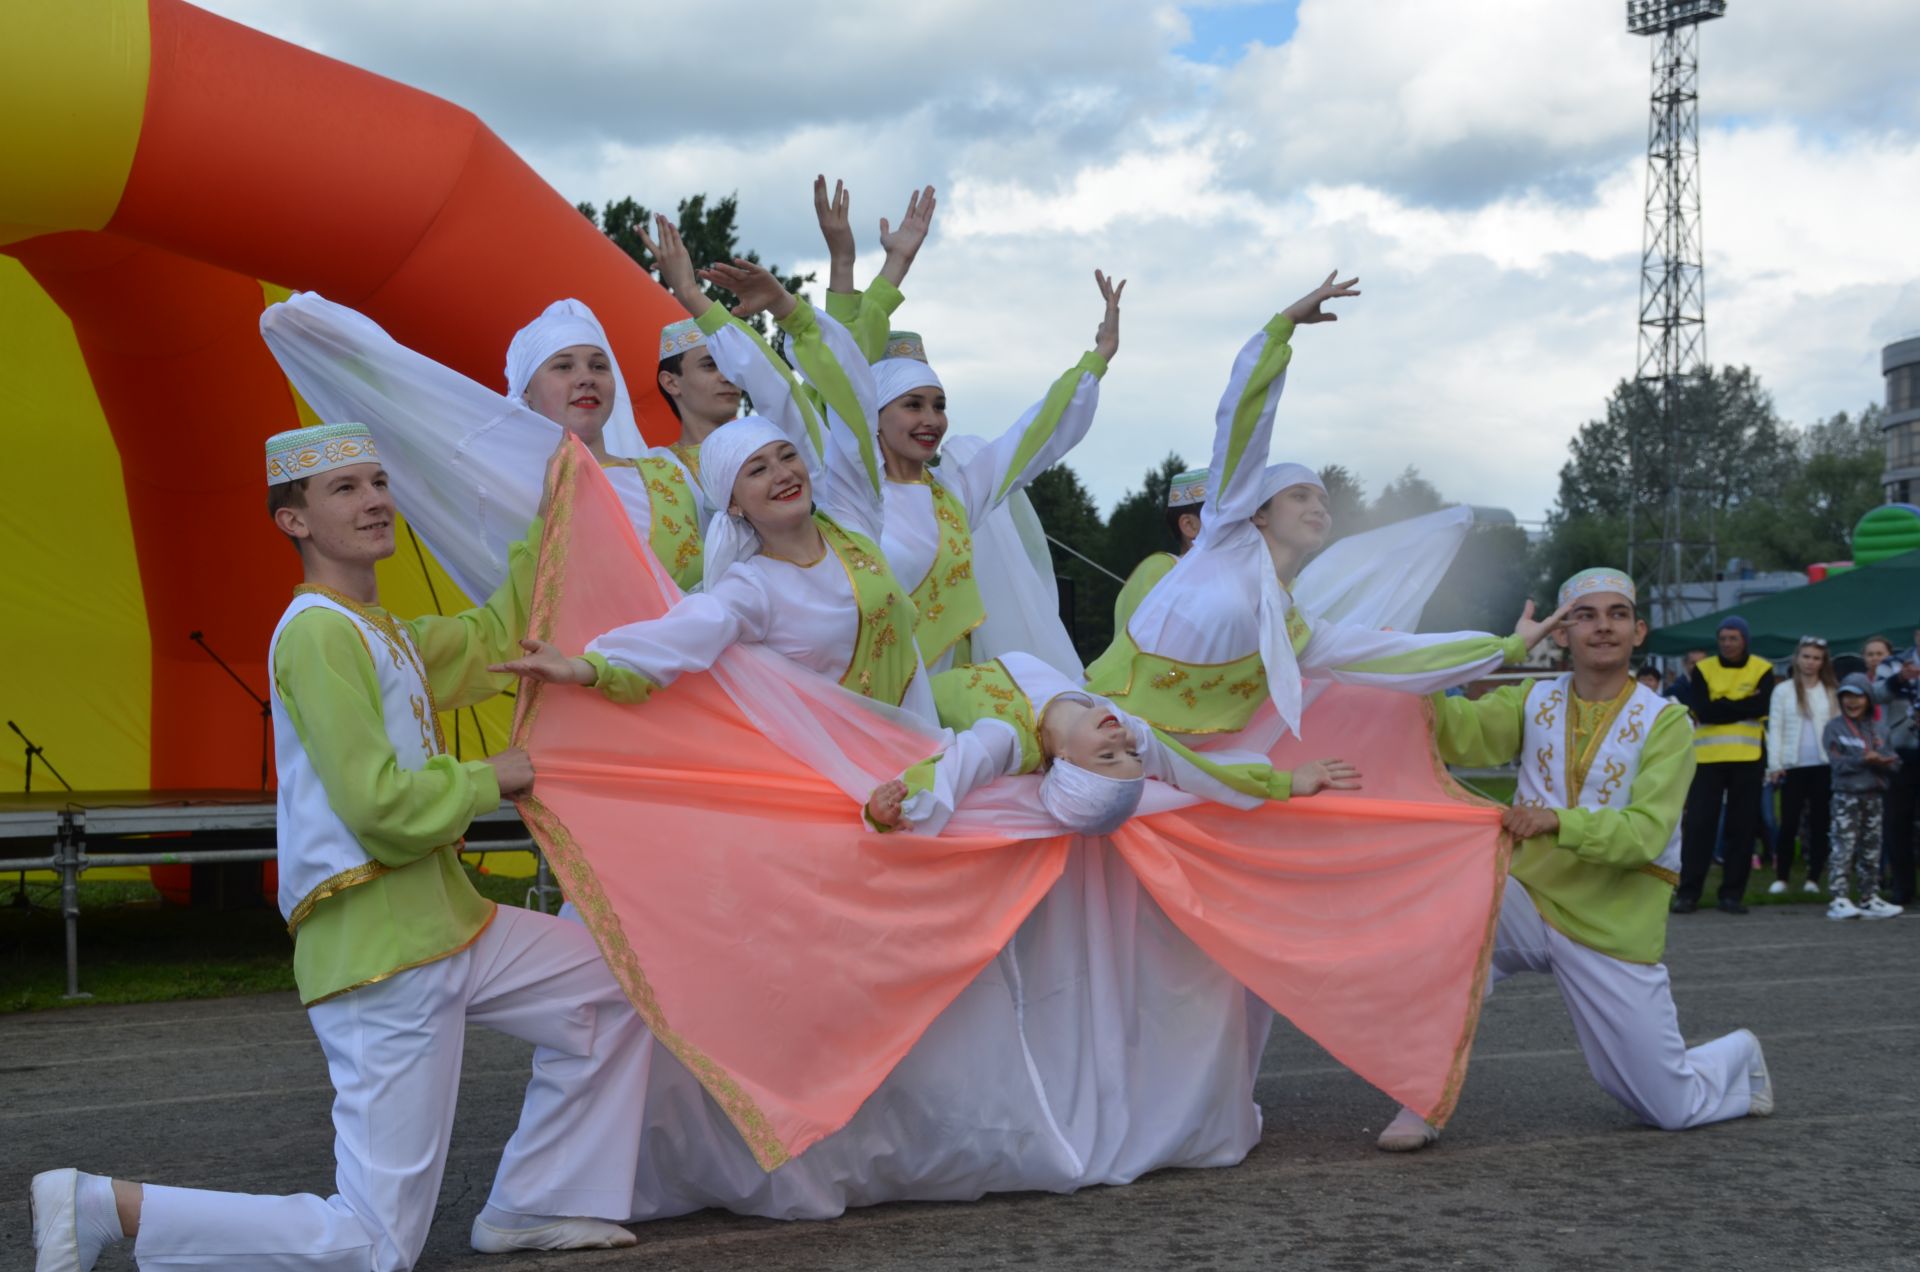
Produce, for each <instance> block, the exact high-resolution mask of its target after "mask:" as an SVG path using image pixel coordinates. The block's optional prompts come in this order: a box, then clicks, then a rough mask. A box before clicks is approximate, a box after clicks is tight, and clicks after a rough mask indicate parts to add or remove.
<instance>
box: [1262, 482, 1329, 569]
mask: <svg viewBox="0 0 1920 1272" xmlns="http://www.w3.org/2000/svg"><path fill="white" fill-rule="evenodd" d="M1253 524H1254V528H1255V529H1257V530H1259V531H1260V533H1261V535H1262V536H1263V537H1265V538H1267V539H1270V540H1272V541H1273V542H1275V543H1278V544H1280V545H1281V546H1283V547H1287V548H1291V549H1293V550H1294V551H1295V552H1299V553H1302V554H1305V553H1309V552H1318V551H1319V550H1320V549H1321V548H1323V547H1325V546H1326V545H1327V536H1328V535H1330V534H1332V533H1333V512H1332V510H1331V509H1330V508H1329V507H1328V506H1327V492H1326V491H1324V490H1322V489H1320V487H1318V486H1313V485H1309V484H1307V483H1306V482H1301V483H1300V484H1299V485H1296V486H1288V487H1287V488H1286V489H1284V490H1282V491H1280V492H1279V493H1278V494H1276V495H1274V497H1273V498H1271V499H1269V500H1267V502H1266V503H1264V504H1262V505H1261V506H1260V510H1259V511H1258V512H1256V513H1254V514H1253Z"/></svg>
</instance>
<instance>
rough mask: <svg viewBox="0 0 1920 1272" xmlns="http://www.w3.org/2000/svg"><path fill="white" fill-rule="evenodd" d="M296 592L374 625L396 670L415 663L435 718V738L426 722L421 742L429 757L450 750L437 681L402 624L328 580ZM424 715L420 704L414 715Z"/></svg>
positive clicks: (443, 753)
mask: <svg viewBox="0 0 1920 1272" xmlns="http://www.w3.org/2000/svg"><path fill="white" fill-rule="evenodd" d="M293 594H294V595H295V596H301V595H313V596H324V597H326V598H327V599H328V600H330V601H332V602H333V603H334V604H335V605H338V606H339V607H340V608H342V609H344V610H346V611H348V612H349V613H351V614H353V615H354V617H356V618H358V619H360V621H361V622H363V623H365V624H366V625H367V626H369V627H371V628H373V630H374V631H375V632H376V633H378V634H379V636H380V639H381V641H382V643H383V644H384V645H385V646H386V651H387V657H388V658H390V659H392V660H393V665H394V668H395V669H396V670H401V669H404V668H406V667H407V666H408V665H411V666H412V668H413V674H414V675H416V676H418V677H419V678H420V687H421V688H422V689H423V690H425V691H426V695H427V701H426V707H427V712H426V714H427V715H429V716H430V717H431V719H432V721H433V728H432V736H431V737H428V736H427V732H428V730H427V727H426V725H425V723H424V722H422V724H421V729H420V743H421V745H422V746H424V747H425V748H426V750H427V754H428V755H429V756H433V755H445V754H446V752H447V739H446V735H445V734H444V733H443V732H441V729H440V704H439V703H437V702H435V701H434V698H433V681H431V680H430V679H428V678H427V668H426V664H425V663H424V662H422V661H421V659H420V651H419V650H417V649H415V648H414V647H413V638H412V637H410V636H408V635H407V633H406V632H405V631H403V630H402V629H401V627H400V625H399V624H398V623H396V622H395V621H394V620H393V615H391V614H386V613H381V612H379V611H376V610H374V609H372V608H371V607H369V606H366V605H363V604H361V603H360V602H359V601H356V600H354V599H353V598H352V597H351V596H348V595H346V594H345V593H344V592H337V591H335V590H334V589H333V588H330V587H328V586H326V585H325V584H324V583H302V584H300V586H298V587H296V588H294V589H293ZM365 642H366V634H365V633H364V632H363V633H361V643H362V644H365ZM367 652H368V653H369V654H371V653H372V652H373V651H372V648H371V646H369V647H368V651H367ZM403 658H404V659H405V661H404V662H403V661H402V659H403ZM420 717H421V712H420V710H419V709H418V707H417V706H416V708H415V711H414V718H415V720H419V719H420Z"/></svg>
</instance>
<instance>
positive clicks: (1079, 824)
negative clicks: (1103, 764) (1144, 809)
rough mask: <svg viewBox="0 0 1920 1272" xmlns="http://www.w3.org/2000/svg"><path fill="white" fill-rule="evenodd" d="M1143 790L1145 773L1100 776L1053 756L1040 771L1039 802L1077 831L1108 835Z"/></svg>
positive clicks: (1134, 806)
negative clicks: (1127, 776)
mask: <svg viewBox="0 0 1920 1272" xmlns="http://www.w3.org/2000/svg"><path fill="white" fill-rule="evenodd" d="M1146 790H1147V779H1146V778H1144V777H1132V778H1119V777H1103V776H1101V775H1100V774H1098V773H1090V772H1088V771H1087V770H1086V769H1083V768H1081V767H1080V766H1079V765H1077V764H1069V763H1068V762H1067V761H1065V760H1059V759H1056V760H1055V761H1054V762H1053V763H1052V764H1051V765H1049V766H1048V768H1047V771H1046V772H1045V773H1044V774H1042V775H1041V778H1040V803H1041V806H1042V807H1044V808H1045V809H1046V810H1047V814H1048V815H1049V816H1051V817H1052V818H1053V819H1054V820H1055V821H1057V822H1059V823H1060V824H1061V825H1062V826H1066V827H1068V828H1069V829H1071V830H1073V831H1074V832H1075V833H1077V834H1081V835H1111V834H1112V833H1113V832H1114V831H1116V830H1118V829H1120V827H1121V826H1123V825H1125V824H1126V821H1127V818H1129V817H1131V816H1133V814H1134V810H1136V809H1138V808H1139V807H1140V798H1141V796H1143V795H1144V794H1146Z"/></svg>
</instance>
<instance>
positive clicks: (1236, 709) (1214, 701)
mask: <svg viewBox="0 0 1920 1272" xmlns="http://www.w3.org/2000/svg"><path fill="white" fill-rule="evenodd" d="M1312 634H1313V633H1312V631H1311V630H1310V629H1309V628H1308V627H1307V622H1306V620H1305V619H1303V618H1301V617H1300V614H1299V611H1297V610H1292V609H1289V610H1288V611H1287V636H1288V639H1289V640H1290V641H1291V643H1292V645H1293V652H1294V653H1296V654H1297V653H1299V652H1300V651H1301V650H1302V649H1304V648H1306V644H1307V640H1308V638H1309V637H1311V636H1312ZM1087 689H1088V690H1089V691H1090V692H1092V693H1097V694H1099V695H1100V696H1101V697H1103V698H1107V699H1110V700H1111V701H1112V702H1113V704H1114V705H1115V706H1117V707H1120V708H1121V709H1122V710H1125V711H1127V712H1130V713H1132V714H1133V715H1137V716H1139V717H1140V718H1141V719H1142V720H1145V721H1146V722H1147V723H1148V724H1151V725H1152V726H1153V727H1154V728H1156V729H1162V730H1164V731H1166V732H1168V733H1187V734H1194V733H1236V732H1238V731H1239V730H1241V729H1244V728H1246V727H1247V724H1248V722H1250V721H1251V720H1252V719H1253V713H1254V711H1255V710H1256V709H1257V708H1258V707H1259V706H1260V704H1261V703H1263V702H1265V701H1266V700H1267V696H1268V694H1267V671H1266V667H1265V666H1264V665H1263V664H1262V663H1261V661H1260V651H1259V650H1257V649H1256V650H1255V651H1254V652H1252V653H1250V654H1248V655H1247V656H1246V657H1244V658H1236V659H1234V660H1233V661H1232V662H1226V663H1193V662H1182V661H1180V660H1179V659H1175V658H1163V657H1161V656H1160V655H1159V654H1149V653H1146V652H1144V651H1143V650H1142V649H1141V648H1140V647H1139V646H1138V645H1136V644H1134V643H1133V634H1132V633H1131V632H1129V631H1127V630H1126V629H1125V628H1122V629H1121V630H1120V632H1119V633H1118V634H1117V635H1115V636H1114V638H1113V644H1111V645H1109V646H1108V647H1107V651H1106V652H1105V653H1103V654H1101V655H1100V657H1098V658H1096V659H1095V660H1094V661H1093V662H1092V664H1091V665H1089V666H1088V667H1087Z"/></svg>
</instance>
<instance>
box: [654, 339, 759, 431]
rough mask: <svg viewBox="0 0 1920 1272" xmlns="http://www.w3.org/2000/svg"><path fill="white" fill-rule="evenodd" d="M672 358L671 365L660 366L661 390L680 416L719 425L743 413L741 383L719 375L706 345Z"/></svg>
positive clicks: (716, 365)
mask: <svg viewBox="0 0 1920 1272" xmlns="http://www.w3.org/2000/svg"><path fill="white" fill-rule="evenodd" d="M671 361H672V363H673V365H672V366H671V367H669V366H662V367H661V368H660V391H661V392H662V393H664V394H666V395H667V400H668V401H670V402H672V403H673V406H674V409H675V410H676V411H677V412H678V413H679V415H680V418H681V419H686V418H687V417H688V416H692V417H693V418H694V419H696V420H699V421H701V422H702V423H705V424H712V425H715V426H716V427H717V426H719V425H721V424H725V423H727V422H728V421H729V420H731V419H733V417H734V416H736V415H738V414H739V413H740V388H739V386H738V385H736V384H734V382H733V381H732V380H729V379H727V377H726V376H724V375H722V374H720V367H719V365H718V364H716V363H715V362H714V360H713V355H712V354H711V353H708V352H707V348H706V346H705V345H697V346H695V347H694V348H692V349H689V350H687V352H685V353H683V354H680V355H679V356H678V357H676V358H674V359H671Z"/></svg>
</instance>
